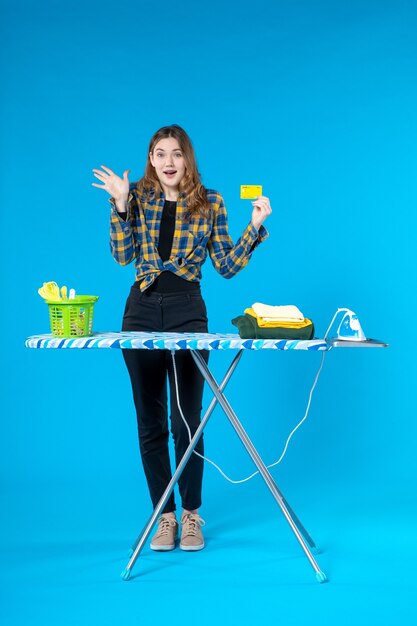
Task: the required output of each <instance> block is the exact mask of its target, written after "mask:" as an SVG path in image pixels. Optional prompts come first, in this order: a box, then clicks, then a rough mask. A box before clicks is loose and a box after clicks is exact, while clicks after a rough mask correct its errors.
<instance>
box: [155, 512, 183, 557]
mask: <svg viewBox="0 0 417 626" xmlns="http://www.w3.org/2000/svg"><path fill="white" fill-rule="evenodd" d="M177 537H178V522H177V520H176V519H175V517H167V516H165V515H161V517H160V518H159V519H158V530H157V531H156V533H155V534H154V536H153V537H152V541H151V548H152V550H161V551H163V550H173V549H174V548H175V542H176V540H177Z"/></svg>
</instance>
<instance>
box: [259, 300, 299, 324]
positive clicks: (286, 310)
mask: <svg viewBox="0 0 417 626" xmlns="http://www.w3.org/2000/svg"><path fill="white" fill-rule="evenodd" d="M252 309H253V310H254V311H255V313H256V315H259V317H262V318H263V319H264V320H265V321H266V322H273V321H275V320H279V321H281V322H302V321H303V319H304V315H303V314H302V313H301V311H300V309H298V308H297V307H296V306H294V305H293V304H287V305H283V306H271V305H269V304H262V302H255V303H254V304H252Z"/></svg>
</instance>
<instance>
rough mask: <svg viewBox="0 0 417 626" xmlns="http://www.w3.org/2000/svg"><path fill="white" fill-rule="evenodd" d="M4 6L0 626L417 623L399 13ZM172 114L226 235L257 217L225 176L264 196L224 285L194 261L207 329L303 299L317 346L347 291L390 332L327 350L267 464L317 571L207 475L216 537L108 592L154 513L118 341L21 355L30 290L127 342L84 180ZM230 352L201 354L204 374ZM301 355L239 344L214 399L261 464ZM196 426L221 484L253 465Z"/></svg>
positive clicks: (28, 326)
mask: <svg viewBox="0 0 417 626" xmlns="http://www.w3.org/2000/svg"><path fill="white" fill-rule="evenodd" d="M1 17H2V19H1V22H2V26H1V29H2V32H1V42H2V43H1V47H2V52H3V64H2V79H1V80H2V86H3V89H2V91H3V96H2V102H1V125H2V128H1V132H2V137H3V143H2V148H1V172H2V177H1V178H2V184H1V190H0V193H1V206H2V220H1V225H2V243H3V245H2V252H3V260H2V272H3V278H2V285H3V296H4V297H3V306H2V319H3V324H2V328H3V336H2V346H3V347H2V353H3V372H2V381H3V383H4V395H3V399H2V404H3V411H2V415H3V418H2V431H3V432H2V437H1V444H0V445H1V454H0V470H1V494H2V503H3V504H2V514H1V525H2V528H1V540H0V542H1V549H2V552H3V558H2V563H3V565H2V569H1V578H2V580H1V585H0V589H1V591H0V595H3V599H2V601H1V602H0V607H1V608H0V612H1V613H0V616H2V618H3V619H4V623H5V624H7V625H9V624H10V625H15V624H16V625H17V624H42V625H43V626H46V625H47V624H60V625H61V626H66V625H67V624H68V625H69V624H87V623H93V622H94V623H99V624H101V625H107V624H109V625H110V624H112V625H113V624H116V623H120V622H121V620H129V623H132V624H136V623H139V622H140V623H150V622H151V619H152V616H153V615H157V616H158V621H162V620H166V621H167V620H170V622H171V623H173V624H177V623H178V624H179V623H181V624H182V623H184V621H187V622H188V621H198V623H199V624H201V625H204V624H209V623H212V622H213V620H216V621H217V623H220V624H222V623H225V622H226V621H230V620H232V619H233V620H236V621H239V622H240V623H243V624H251V623H254V622H255V620H256V621H257V622H258V621H259V620H263V619H268V620H281V619H285V620H286V622H287V623H288V624H304V623H313V624H317V623H320V624H338V625H342V624H352V623H356V624H365V623H366V624H369V623H374V624H377V623H378V624H380V623H388V624H394V623H400V622H402V623H404V624H414V623H415V621H416V615H417V612H416V603H415V597H416V582H415V572H414V568H413V560H414V561H415V558H416V556H417V546H416V540H415V523H416V489H415V484H416V469H417V467H416V458H417V455H416V454H415V447H416V419H415V418H416V414H417V413H416V399H415V380H416V367H415V358H414V354H413V350H412V345H413V342H414V337H413V335H414V324H413V321H414V320H413V314H414V311H415V304H416V295H415V270H416V263H415V248H416V200H417V186H416V165H417V155H416V145H417V122H416V105H417V82H416V62H417V43H416V42H417V40H416V36H415V33H416V27H417V7H416V4H415V3H414V2H411V1H410V2H404V1H400V2H398V1H396V2H369V1H368V2H365V3H363V2H358V1H356V0H354V1H352V2H330V1H329V2H324V1H312V2H309V1H307V0H304V1H295V2H291V3H284V2H272V1H271V0H269V1H263V0H261V1H259V2H257V3H256V4H253V3H251V2H248V1H246V0H245V1H243V2H232V3H229V4H228V5H227V6H226V5H225V4H224V3H223V2H219V1H218V0H215V1H212V2H210V3H206V4H202V5H200V4H196V3H191V2H178V3H172V2H166V0H160V1H159V2H158V3H157V4H156V5H155V6H154V7H153V8H152V7H151V4H150V3H144V2H130V1H129V2H124V3H123V4H122V5H117V6H116V5H115V4H114V3H111V4H110V3H106V2H100V3H98V2H95V1H93V2H88V3H74V2H70V3H65V4H64V5H62V4H61V3H59V2H52V1H51V0H49V1H47V2H43V3H37V2H28V1H27V0H26V1H23V2H21V3H19V4H18V5H15V3H12V2H11V1H8V2H3V3H2V16H1ZM171 123H177V124H180V125H181V126H183V127H184V128H185V130H186V131H187V132H188V133H189V135H190V137H191V139H192V141H193V144H194V147H195V150H196V154H197V160H198V167H199V171H200V172H201V174H202V180H203V183H204V184H205V185H206V186H207V187H211V188H214V189H217V190H218V191H220V193H222V195H223V197H224V199H225V203H226V207H227V210H228V215H229V224H230V233H231V236H232V238H233V239H234V240H235V241H236V240H237V238H238V237H239V236H240V234H241V232H242V231H243V229H244V228H245V226H246V224H247V223H248V221H249V219H250V216H251V204H250V203H249V202H248V201H243V200H240V197H239V190H240V185H241V184H262V185H263V193H264V195H266V196H268V197H269V198H270V202H271V206H272V211H273V212H272V214H271V215H270V216H269V217H268V219H267V220H266V222H265V226H266V228H267V229H268V230H269V233H270V236H269V238H268V239H267V240H266V241H265V242H264V243H263V244H262V245H261V246H259V248H258V249H257V250H256V251H255V253H254V254H253V257H252V259H251V261H250V263H249V265H248V266H247V267H246V268H245V269H244V270H243V271H242V272H241V273H240V274H239V275H237V276H236V277H234V278H233V279H232V280H230V281H226V280H224V279H223V278H222V277H221V276H220V275H219V274H217V273H216V272H215V271H214V269H213V267H212V266H211V263H210V261H208V262H207V264H206V265H205V266H204V267H203V281H202V291H203V295H204V298H205V300H206V303H207V308H208V314H209V328H210V330H211V331H212V332H235V330H236V329H235V327H233V326H232V325H231V323H230V320H231V319H232V318H233V317H235V316H236V315H239V314H241V313H242V312H243V309H244V308H246V307H247V306H250V305H251V304H252V303H253V302H255V301H260V302H266V303H270V304H289V303H294V304H296V305H297V306H299V308H300V309H301V310H302V311H303V313H304V314H305V315H306V316H308V317H311V318H312V319H313V320H314V322H315V325H316V331H317V332H316V335H317V336H323V335H324V333H325V331H326V329H327V326H328V324H329V323H330V320H331V318H332V316H333V313H334V312H335V310H336V308H337V307H339V306H347V307H350V308H351V309H353V310H354V311H356V313H357V314H358V316H359V319H360V321H361V323H362V326H363V329H364V331H365V334H366V335H367V336H369V337H374V338H378V339H382V340H384V341H387V342H388V343H389V344H390V348H389V349H388V350H339V351H336V350H334V351H332V352H330V353H329V354H328V355H327V356H326V360H325V365H324V370H323V373H322V376H321V379H320V381H319V384H318V387H317V391H316V393H315V395H314V397H313V403H312V408H311V412H310V415H309V419H308V421H307V422H306V423H305V424H304V425H303V427H302V430H300V431H299V432H298V433H297V434H296V435H295V437H294V439H293V440H292V442H291V445H290V448H289V451H288V453H287V456H286V457H285V460H284V461H283V463H282V465H281V466H280V467H278V468H275V469H274V470H272V471H273V475H274V477H275V478H276V481H277V483H278V485H279V487H280V488H281V489H282V491H283V493H284V495H285V496H286V497H287V499H288V500H289V502H290V504H291V505H292V506H293V507H294V509H295V510H296V512H297V513H298V515H299V517H300V518H301V520H302V521H303V523H304V524H305V525H306V527H307V528H308V530H309V531H310V533H311V534H312V535H313V537H314V538H315V540H316V541H317V542H318V543H319V544H320V545H321V547H322V548H323V554H322V555H320V556H318V557H317V559H318V561H319V563H320V565H321V567H322V569H323V570H324V571H326V573H327V575H328V576H329V578H330V581H331V582H330V584H328V585H318V584H317V583H316V582H315V578H314V573H313V571H312V569H311V568H310V566H309V564H308V562H307V560H306V559H305V557H304V555H303V554H302V552H301V550H300V548H299V546H298V544H297V542H296V541H295V540H294V537H293V535H292V533H291V532H290V530H289V529H288V527H287V525H286V524H285V520H284V519H283V517H282V516H281V514H280V513H279V510H278V508H277V506H276V504H275V502H274V501H273V499H272V497H271V496H270V494H269V492H268V491H267V489H266V488H265V486H264V484H263V482H262V481H261V480H260V479H259V477H257V478H255V479H253V480H252V481H251V482H250V483H245V484H243V485H239V486H233V485H231V484H229V483H227V482H225V481H224V480H223V478H222V477H221V476H220V475H219V474H218V473H217V472H216V470H214V469H213V468H212V467H211V466H209V465H206V470H205V485H204V506H203V507H202V509H201V515H202V516H203V518H205V519H206V521H207V525H206V527H205V535H206V540H207V548H206V549H205V550H203V551H202V552H201V553H198V554H185V553H181V552H180V551H179V550H176V551H174V552H172V553H170V554H156V553H153V552H152V551H151V550H150V549H149V547H148V546H146V548H145V550H144V552H143V555H142V556H141V558H140V560H139V562H138V563H137V565H136V567H135V570H134V574H135V576H134V577H133V579H132V580H131V581H130V582H129V583H122V582H121V581H120V579H119V572H120V571H121V570H122V569H123V568H124V567H125V565H126V562H127V559H126V556H125V555H126V550H127V548H128V547H129V546H130V544H131V542H132V541H133V540H134V538H135V537H136V535H137V534H138V533H139V531H140V529H141V528H142V526H143V524H144V522H145V521H146V519H147V517H148V515H149V513H150V502H149V497H148V493H147V488H146V484H145V480H144V477H143V475H142V469H141V466H140V461H139V453H138V445H137V436H136V424H135V416H134V410H133V402H132V398H131V391H130V385H129V381H128V376H127V372H126V371H125V369H124V364H123V362H122V356H121V353H119V352H116V351H105V350H103V351H92V352H87V351H77V350H74V351H42V350H38V351H35V350H27V349H25V348H24V340H25V339H26V337H27V336H29V335H32V334H37V333H42V332H49V324H48V317H47V308H46V305H45V304H44V303H43V302H42V300H41V298H40V297H39V296H38V294H37V289H38V287H40V286H41V285H42V283H43V282H44V281H50V280H55V281H57V282H58V284H60V285H62V284H66V285H68V287H74V288H75V289H76V290H77V292H78V293H94V294H97V295H99V296H100V300H99V302H98V304H97V305H96V309H95V322H94V328H95V330H118V329H120V324H121V317H122V313H123V309H124V304H125V300H126V297H127V295H128V291H129V287H130V285H131V284H132V282H133V280H134V269H133V265H131V266H127V267H121V266H118V265H117V264H116V263H115V262H114V260H113V258H112V257H111V254H110V251H109V210H110V205H109V204H108V200H107V198H108V196H107V194H106V192H104V191H101V190H99V189H97V188H95V187H92V186H91V183H92V182H94V181H95V179H94V178H93V175H92V171H91V170H92V168H94V167H99V166H100V165H101V164H104V165H106V166H108V167H111V168H112V169H114V170H115V171H116V172H118V173H119V174H121V173H122V172H123V170H124V169H128V168H130V169H131V176H130V179H131V180H137V179H138V178H140V176H141V175H142V173H143V170H144V165H145V160H146V152H147V147H148V142H149V140H150V137H151V136H152V135H153V133H154V132H155V131H156V130H157V129H158V128H160V127H161V126H164V125H167V124H171ZM232 356H233V353H231V352H229V353H225V354H221V353H218V354H217V353H212V354H211V366H212V368H213V372H214V374H215V376H216V377H217V378H218V379H219V380H220V379H221V378H222V376H223V374H224V372H225V370H226V368H227V366H228V364H229V362H230V360H231V358H232ZM319 359H320V356H319V355H318V354H310V353H303V352H302V353H272V352H269V351H265V352H254V353H245V354H244V355H243V358H242V361H241V363H240V365H239V367H238V372H236V375H235V377H234V378H232V381H231V383H230V385H229V386H228V389H227V397H228V399H229V401H230V402H231V404H232V406H233V407H234V408H235V410H236V413H237V415H238V416H239V417H240V419H241V420H242V422H243V424H244V425H245V427H246V428H247V430H248V432H249V434H250V436H251V437H252V438H253V441H254V442H255V445H256V446H257V448H258V450H259V452H260V454H261V456H262V457H263V458H264V459H265V461H267V462H272V461H274V460H276V459H277V458H278V456H279V454H280V452H281V450H282V447H283V444H284V442H285V439H286V436H287V435H288V433H289V432H290V431H291V429H292V428H293V426H294V425H295V424H296V423H297V422H298V421H299V419H300V418H301V417H302V415H303V414H304V410H305V406H306V403H307V397H308V392H309V390H310V388H311V385H312V383H313V379H314V376H315V372H316V369H317V367H318V365H319ZM210 398H211V395H210V393H209V392H208V391H206V392H205V402H204V406H207V403H208V402H209V400H210ZM205 441H206V455H207V456H208V457H209V458H211V459H213V460H215V461H217V462H218V463H219V464H220V465H221V467H222V468H223V469H224V470H225V471H226V472H228V473H229V475H231V476H232V477H234V478H242V477H244V476H246V475H248V474H250V473H251V472H252V471H253V465H252V463H251V461H250V459H249V457H247V455H246V453H245V451H244V449H243V447H242V446H241V444H240V442H239V441H238V439H237V438H236V436H235V434H234V432H233V431H232V429H231V427H230V426H229V424H228V423H227V420H226V418H225V416H224V415H223V413H222V412H221V411H220V410H219V409H216V410H215V412H214V414H213V416H212V418H211V421H210V423H209V425H208V427H207V430H206V434H205ZM178 504H179V503H178ZM136 574H139V575H138V576H136Z"/></svg>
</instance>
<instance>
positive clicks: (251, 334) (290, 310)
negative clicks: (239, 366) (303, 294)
mask: <svg viewBox="0 0 417 626" xmlns="http://www.w3.org/2000/svg"><path fill="white" fill-rule="evenodd" d="M244 313H245V315H239V316H238V317H235V318H234V319H232V324H233V325H234V326H237V328H238V330H239V335H240V337H241V338H242V339H312V338H313V337H314V324H313V322H312V321H311V320H310V319H307V318H305V317H304V315H303V314H302V313H301V311H300V310H299V309H298V308H297V307H296V306H294V305H292V304H290V305H285V306H271V305H269V304H262V303H261V302H255V303H254V304H252V306H251V307H249V308H247V309H245V311H244Z"/></svg>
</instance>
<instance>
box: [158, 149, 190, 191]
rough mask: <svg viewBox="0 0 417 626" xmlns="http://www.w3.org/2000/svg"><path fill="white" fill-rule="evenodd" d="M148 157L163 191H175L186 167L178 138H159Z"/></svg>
mask: <svg viewBox="0 0 417 626" xmlns="http://www.w3.org/2000/svg"><path fill="white" fill-rule="evenodd" d="M149 157H150V160H151V163H152V165H153V166H154V168H155V171H156V175H157V176H158V179H159V182H160V183H161V186H162V188H163V189H164V191H166V190H167V189H169V190H171V191H177V190H178V185H179V184H180V181H181V179H182V177H183V176H184V174H185V169H186V168H185V160H184V156H183V153H182V151H181V148H180V144H179V143H178V140H177V139H174V137H167V138H165V139H161V140H160V141H158V143H157V144H155V147H154V149H153V152H150V153H149Z"/></svg>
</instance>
